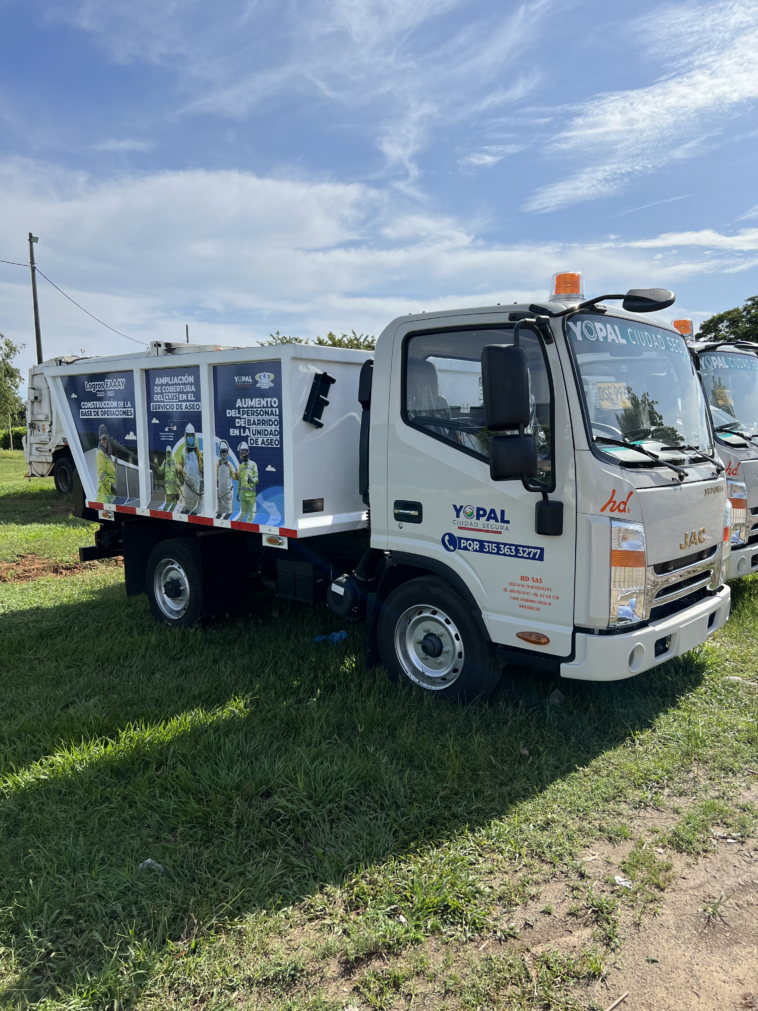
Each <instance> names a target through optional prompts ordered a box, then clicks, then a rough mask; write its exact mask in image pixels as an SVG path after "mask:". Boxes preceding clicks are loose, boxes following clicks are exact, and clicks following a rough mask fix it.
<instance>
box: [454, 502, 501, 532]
mask: <svg viewBox="0 0 758 1011" xmlns="http://www.w3.org/2000/svg"><path fill="white" fill-rule="evenodd" d="M453 512H454V513H455V519H456V523H457V526H458V529H459V530H487V531H490V532H496V533H500V532H502V531H503V530H507V529H508V526H509V524H510V520H507V519H506V518H505V510H504V509H501V510H500V511H499V512H498V510H497V509H492V508H488V507H486V506H473V505H453Z"/></svg>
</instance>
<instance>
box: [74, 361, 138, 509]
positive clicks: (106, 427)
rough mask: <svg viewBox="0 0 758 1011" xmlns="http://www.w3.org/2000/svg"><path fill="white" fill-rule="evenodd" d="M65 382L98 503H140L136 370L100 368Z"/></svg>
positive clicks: (131, 504)
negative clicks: (109, 370) (134, 371)
mask: <svg viewBox="0 0 758 1011" xmlns="http://www.w3.org/2000/svg"><path fill="white" fill-rule="evenodd" d="M61 381H62V383H63V391H64V395H65V397H66V403H67V404H68V407H69V410H70V412H71V418H72V420H73V422H74V427H75V428H76V431H77V434H78V436H79V442H80V443H81V447H82V452H83V453H84V461H85V464H86V466H87V470H88V471H89V475H90V479H91V482H92V484H93V485H94V487H95V489H96V490H95V495H96V499H97V501H98V502H102V503H103V505H106V504H108V505H112V504H113V505H115V504H118V505H129V506H133V505H136V506H138V505H139V498H140V494H139V466H138V459H137V434H136V427H135V425H136V419H135V417H134V374H133V373H132V372H99V373H90V374H89V375H86V376H64V377H63V379H62V380H61Z"/></svg>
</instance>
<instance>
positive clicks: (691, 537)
mask: <svg viewBox="0 0 758 1011" xmlns="http://www.w3.org/2000/svg"><path fill="white" fill-rule="evenodd" d="M704 542H705V527H700V529H699V530H691V531H690V533H686V532H685V535H684V540H683V541H682V543H681V544H680V545H679V548H680V550H681V551H684V549H685V548H692V547H695V545H697V544H703V543H704Z"/></svg>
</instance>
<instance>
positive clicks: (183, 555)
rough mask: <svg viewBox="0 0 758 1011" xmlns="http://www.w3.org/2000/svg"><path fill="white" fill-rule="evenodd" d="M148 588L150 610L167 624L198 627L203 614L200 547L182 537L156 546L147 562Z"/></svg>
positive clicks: (179, 626)
mask: <svg viewBox="0 0 758 1011" xmlns="http://www.w3.org/2000/svg"><path fill="white" fill-rule="evenodd" d="M145 586H146V589H147V599H148V601H149V602H150V610H151V611H152V612H153V614H154V615H155V617H156V618H157V619H158V620H159V621H161V622H163V624H164V625H173V626H175V627H178V628H187V627H189V626H190V625H195V624H196V623H197V622H198V621H199V620H200V616H201V615H202V612H203V584H202V579H201V576H200V559H199V557H198V551H197V546H196V545H195V544H194V543H192V542H185V541H184V539H183V538H176V539H175V540H169V541H161V543H160V544H156V546H155V547H154V548H153V550H152V551H151V552H150V557H149V558H148V560H147V569H146V571H145Z"/></svg>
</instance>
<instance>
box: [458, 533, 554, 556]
mask: <svg viewBox="0 0 758 1011" xmlns="http://www.w3.org/2000/svg"><path fill="white" fill-rule="evenodd" d="M442 547H443V548H444V549H445V551H451V552H452V551H473V552H475V553H476V554H479V555H500V556H504V557H506V558H521V559H526V560H528V561H531V562H544V561H545V549H544V548H536V547H530V546H529V545H528V544H503V543H501V542H498V541H482V540H479V539H478V538H474V537H460V536H459V535H457V534H453V533H447V534H443V535H442Z"/></svg>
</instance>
